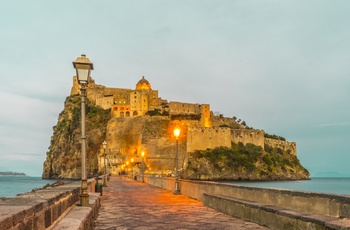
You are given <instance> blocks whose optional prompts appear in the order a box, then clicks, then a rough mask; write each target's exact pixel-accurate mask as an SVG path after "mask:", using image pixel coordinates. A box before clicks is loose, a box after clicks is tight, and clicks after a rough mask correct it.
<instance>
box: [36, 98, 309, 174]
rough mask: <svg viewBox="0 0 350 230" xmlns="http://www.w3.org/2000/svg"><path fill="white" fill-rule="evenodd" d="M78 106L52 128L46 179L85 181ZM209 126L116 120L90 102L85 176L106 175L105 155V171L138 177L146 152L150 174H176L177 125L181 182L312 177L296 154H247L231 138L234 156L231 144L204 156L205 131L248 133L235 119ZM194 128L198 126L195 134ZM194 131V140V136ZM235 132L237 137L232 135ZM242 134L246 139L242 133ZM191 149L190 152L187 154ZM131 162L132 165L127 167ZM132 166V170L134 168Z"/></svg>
mask: <svg viewBox="0 0 350 230" xmlns="http://www.w3.org/2000/svg"><path fill="white" fill-rule="evenodd" d="M80 106H81V105H80V97H79V96H78V95H72V96H70V97H67V99H66V101H65V106H64V109H63V111H62V112H61V113H60V115H59V118H58V122H57V125H56V126H54V127H53V136H52V138H51V143H50V147H49V151H48V152H47V157H46V160H45V162H44V167H43V174H42V177H43V178H70V179H80V178H81V154H80V152H81V144H80V136H81V130H80V117H81V107H80ZM211 122H212V124H214V125H215V124H216V125H217V126H216V127H217V129H218V131H216V128H211V129H209V128H208V129H207V128H205V127H202V128H200V127H198V120H186V119H184V118H183V117H182V119H181V120H180V119H178V118H177V119H174V118H172V117H170V116H135V117H115V116H113V115H112V112H111V110H110V109H108V110H104V109H102V108H100V107H97V106H96V105H95V104H94V103H92V102H90V101H88V103H87V107H86V136H87V142H86V143H87V146H86V154H87V160H86V166H87V176H88V177H94V176H96V175H97V174H98V173H101V172H102V171H103V163H102V162H103V160H104V154H106V158H107V165H108V167H107V172H109V173H112V174H118V173H125V172H129V173H131V172H130V171H131V170H132V172H133V174H137V173H140V168H141V162H142V158H141V153H142V152H144V153H145V158H144V159H145V164H146V170H147V171H146V173H153V174H164V175H165V174H169V173H174V168H175V155H176V141H175V139H174V137H173V130H174V128H175V127H181V130H182V131H181V135H180V137H179V140H178V144H179V145H178V147H179V152H178V153H179V170H180V171H181V175H182V177H183V178H187V179H205V180H208V179H209V180H221V179H227V180H232V179H242V180H243V179H251V180H274V179H307V178H308V177H309V174H308V172H307V170H306V169H304V168H303V167H302V166H301V165H300V163H299V161H298V159H297V157H296V155H294V154H289V153H287V152H286V151H284V150H283V149H279V148H273V147H271V146H268V145H266V144H265V146H255V145H252V146H255V147H254V148H259V150H257V149H254V150H252V151H251V152H249V151H250V150H251V148H253V147H251V146H250V145H249V144H247V143H244V144H242V143H240V144H239V143H236V144H235V143H233V142H234V141H235V140H236V139H235V138H233V139H231V142H232V148H233V149H234V148H235V150H232V151H233V152H229V151H226V150H227V149H230V148H229V146H231V145H230V140H228V141H225V146H226V150H225V151H226V152H225V151H224V152H225V153H223V155H222V154H221V153H222V151H221V150H220V149H221V148H223V147H220V148H217V149H219V150H220V151H221V153H220V151H219V152H218V150H217V149H215V148H214V150H212V151H213V153H214V154H213V155H211V154H212V153H210V152H206V151H211V150H205V149H206V148H208V147H205V148H199V147H201V146H199V145H200V143H199V142H198V140H197V139H198V138H197V137H198V136H199V137H200V136H201V133H203V135H204V134H206V135H207V136H208V135H209V134H208V133H207V132H212V133H213V135H214V134H215V135H216V136H220V135H221V133H220V132H221V131H222V130H223V131H225V130H227V131H225V132H228V133H232V131H230V130H232V129H237V128H239V129H242V130H245V129H244V127H243V126H242V125H240V124H238V123H236V122H235V119H232V118H220V117H218V116H212V120H211ZM191 127H197V128H194V129H195V130H193V128H191ZM220 127H222V130H221V128H220ZM194 131H195V132H196V136H194V135H193V132H194ZM219 131H220V132H219ZM247 131H249V130H247ZM249 133H251V131H249ZM234 134H235V135H238V134H239V133H238V134H237V132H234ZM203 135H202V136H203ZM259 135H260V134H259ZM238 136H240V137H242V135H241V134H240V135H238ZM250 136H251V135H250ZM213 137H214V136H213ZM196 138H197V139H196ZM259 138H260V139H261V138H263V136H262V137H260V136H259ZM259 138H257V140H258V141H260V139H259ZM210 139H211V136H210V135H209V136H208V137H206V140H210ZM219 139H220V138H219ZM196 140H197V141H196ZM103 141H106V142H107V144H108V145H107V148H106V150H105V151H104V150H103V149H102V146H101V144H102V142H103ZM197 142H198V143H199V144H198V143H197ZM217 142H218V141H217ZM226 142H228V143H226ZM260 142H261V141H260ZM260 142H259V143H260ZM218 143H221V142H218ZM262 143H263V142H262ZM206 144H208V143H206ZM261 145H264V144H261ZM205 146H208V145H205ZM209 146H210V145H209ZM235 146H236V147H235ZM249 146H250V147H249ZM189 149H191V152H192V153H189V151H188V150H189ZM195 149H202V150H200V151H199V150H198V151H197V150H195ZM238 149H239V150H238ZM236 150H237V151H238V152H237V151H236ZM230 151H231V150H230ZM235 151H236V152H235ZM225 154H226V155H225ZM253 155H254V156H255V155H256V157H255V158H256V159H255V158H254V159H253V158H252V156H253ZM231 158H232V159H231ZM227 159H231V160H227ZM131 160H133V162H131ZM127 161H128V162H129V165H128V166H126V165H124V164H125V163H126V162H127ZM131 164H132V165H133V167H130V165H131Z"/></svg>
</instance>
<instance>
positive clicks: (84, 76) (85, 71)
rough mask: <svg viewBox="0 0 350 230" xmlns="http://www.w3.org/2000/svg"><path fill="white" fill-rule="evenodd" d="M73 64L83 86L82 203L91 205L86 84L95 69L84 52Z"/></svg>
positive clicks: (81, 89)
mask: <svg viewBox="0 0 350 230" xmlns="http://www.w3.org/2000/svg"><path fill="white" fill-rule="evenodd" d="M73 66H74V68H75V69H76V72H77V78H78V82H79V84H80V86H81V88H80V91H81V191H80V205H81V206H88V205H89V194H88V191H87V188H88V187H87V177H86V136H85V97H86V86H87V85H88V84H89V76H90V70H93V69H94V66H93V64H92V62H90V60H89V59H88V58H87V57H86V55H85V54H82V55H81V57H78V58H77V59H76V60H75V61H74V62H73Z"/></svg>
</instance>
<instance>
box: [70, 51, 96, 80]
mask: <svg viewBox="0 0 350 230" xmlns="http://www.w3.org/2000/svg"><path fill="white" fill-rule="evenodd" d="M73 66H74V68H75V69H76V71H77V78H78V82H79V84H81V85H87V84H88V80H89V76H90V70H93V69H94V65H93V63H92V62H90V60H89V58H87V57H86V55H85V54H82V55H81V57H78V58H77V59H76V60H75V61H74V62H73Z"/></svg>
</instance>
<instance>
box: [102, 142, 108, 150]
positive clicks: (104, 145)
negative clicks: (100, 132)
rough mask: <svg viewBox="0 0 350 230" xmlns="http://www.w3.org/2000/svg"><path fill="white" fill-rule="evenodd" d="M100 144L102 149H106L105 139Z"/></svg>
mask: <svg viewBox="0 0 350 230" xmlns="http://www.w3.org/2000/svg"><path fill="white" fill-rule="evenodd" d="M102 146H103V149H106V147H107V142H106V141H103V142H102Z"/></svg>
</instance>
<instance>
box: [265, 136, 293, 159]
mask: <svg viewBox="0 0 350 230" xmlns="http://www.w3.org/2000/svg"><path fill="white" fill-rule="evenodd" d="M264 143H265V145H269V146H271V147H272V148H280V149H282V150H284V151H287V152H289V153H290V154H292V155H295V156H296V155H297V144H296V143H295V142H288V141H282V140H275V139H271V138H265V141H264Z"/></svg>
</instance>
